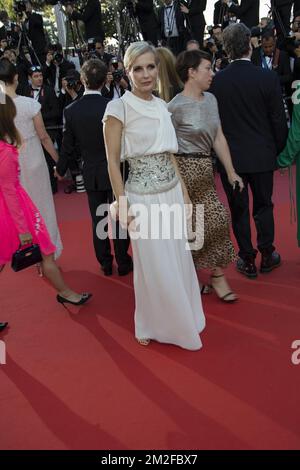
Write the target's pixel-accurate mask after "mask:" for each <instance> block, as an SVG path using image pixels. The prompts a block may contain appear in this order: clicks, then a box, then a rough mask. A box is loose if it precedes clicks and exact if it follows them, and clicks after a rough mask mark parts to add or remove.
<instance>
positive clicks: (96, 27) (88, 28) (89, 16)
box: [66, 0, 104, 41]
mask: <svg viewBox="0 0 300 470" xmlns="http://www.w3.org/2000/svg"><path fill="white" fill-rule="evenodd" d="M66 12H67V14H68V15H69V18H70V19H71V20H81V21H83V22H84V25H85V38H86V40H89V39H91V38H95V37H99V38H101V40H102V41H103V40H104V32H103V26H102V15H101V5H100V2H99V0H87V1H86V3H85V7H84V9H83V11H81V12H78V11H76V10H74V7H73V2H70V3H68V4H67V5H66Z"/></svg>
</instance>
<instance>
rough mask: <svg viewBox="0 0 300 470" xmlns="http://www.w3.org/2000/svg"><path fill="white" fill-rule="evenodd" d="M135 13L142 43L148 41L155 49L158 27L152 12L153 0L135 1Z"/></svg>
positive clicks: (154, 14)
mask: <svg viewBox="0 0 300 470" xmlns="http://www.w3.org/2000/svg"><path fill="white" fill-rule="evenodd" d="M135 13H136V16H137V18H138V20H139V25H140V28H141V32H142V35H143V39H144V41H149V42H151V43H152V44H153V45H154V46H155V47H157V44H158V39H159V25H158V20H157V16H156V13H155V11H154V6H153V0H137V2H136V6H135Z"/></svg>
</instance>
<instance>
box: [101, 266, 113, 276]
mask: <svg viewBox="0 0 300 470" xmlns="http://www.w3.org/2000/svg"><path fill="white" fill-rule="evenodd" d="M101 269H102V271H103V274H104V276H111V275H112V273H113V268H112V265H111V264H108V265H104V266H101Z"/></svg>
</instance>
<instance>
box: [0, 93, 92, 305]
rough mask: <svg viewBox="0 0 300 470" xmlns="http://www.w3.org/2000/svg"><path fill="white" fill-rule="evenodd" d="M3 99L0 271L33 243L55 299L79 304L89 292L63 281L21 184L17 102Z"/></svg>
mask: <svg viewBox="0 0 300 470" xmlns="http://www.w3.org/2000/svg"><path fill="white" fill-rule="evenodd" d="M1 98H3V96H2V97H1ZM4 101H5V103H4V104H2V103H3V99H2V103H1V104H0V214H1V217H0V240H1V244H0V272H1V270H2V269H3V265H5V264H6V263H8V262H10V261H11V259H12V256H13V253H14V252H15V251H16V250H17V249H18V247H19V245H20V244H21V245H28V244H31V243H36V244H38V245H39V246H40V250H41V253H42V257H43V261H42V266H43V273H44V275H45V277H47V279H48V280H49V281H50V282H51V284H52V285H53V287H54V288H55V289H56V290H57V292H58V294H57V301H58V302H59V303H61V304H64V303H71V304H74V305H82V304H84V303H85V302H86V301H87V300H88V299H89V298H90V297H91V294H88V293H84V294H77V293H76V292H74V291H73V290H71V289H70V288H69V287H68V286H67V285H66V284H65V282H64V280H63V277H62V275H61V272H60V271H59V269H58V267H57V265H56V263H55V261H54V253H55V251H56V247H55V245H53V243H52V241H51V239H50V236H49V233H48V230H47V228H46V226H45V223H44V220H43V218H42V216H41V214H40V212H39V210H38V209H37V208H36V206H35V204H34V203H33V202H32V200H31V199H30V197H29V196H28V194H27V193H26V191H25V190H24V189H23V187H22V186H21V184H20V180H19V173H20V172H19V163H18V158H19V153H18V148H17V147H18V146H19V145H20V143H21V139H20V136H19V133H18V131H17V129H16V127H15V124H14V118H15V116H16V106H15V104H14V102H13V101H12V99H11V98H10V97H9V96H8V95H6V96H4Z"/></svg>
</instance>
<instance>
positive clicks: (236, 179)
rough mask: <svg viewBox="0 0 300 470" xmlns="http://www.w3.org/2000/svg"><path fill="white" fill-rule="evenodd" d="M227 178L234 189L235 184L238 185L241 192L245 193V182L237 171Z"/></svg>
mask: <svg viewBox="0 0 300 470" xmlns="http://www.w3.org/2000/svg"><path fill="white" fill-rule="evenodd" d="M227 177H228V181H229V183H230V184H231V186H233V188H234V187H235V183H238V184H239V188H240V192H241V191H243V189H244V187H245V186H244V182H243V180H242V178H241V177H240V176H239V175H238V174H237V173H236V172H235V171H233V172H232V173H230V174H228V175H227Z"/></svg>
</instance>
